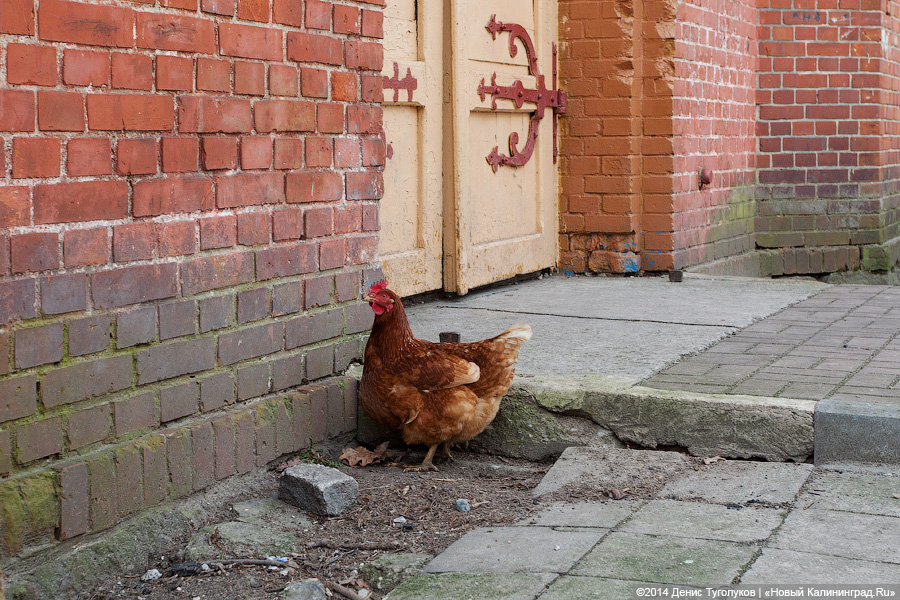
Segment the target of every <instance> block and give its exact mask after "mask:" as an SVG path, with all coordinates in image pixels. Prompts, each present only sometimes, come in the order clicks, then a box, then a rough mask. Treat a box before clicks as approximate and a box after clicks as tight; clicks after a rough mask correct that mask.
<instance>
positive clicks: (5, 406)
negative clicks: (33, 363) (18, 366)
mask: <svg viewBox="0 0 900 600" xmlns="http://www.w3.org/2000/svg"><path fill="white" fill-rule="evenodd" d="M36 407H37V377H35V376H34V375H24V376H22V377H12V378H10V379H5V380H3V381H0V423H5V422H6V421H12V420H14V419H20V418H22V417H27V416H30V415H33V414H34V411H35V408H36Z"/></svg>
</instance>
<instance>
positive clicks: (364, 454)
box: [338, 446, 384, 467]
mask: <svg viewBox="0 0 900 600" xmlns="http://www.w3.org/2000/svg"><path fill="white" fill-rule="evenodd" d="M383 458H384V456H383V455H378V454H376V453H375V452H372V451H371V450H367V449H366V448H363V447H362V446H357V447H356V448H344V449H343V450H341V455H340V456H338V459H340V460H341V461H342V462H343V463H344V464H346V465H347V466H348V467H365V466H368V465H370V464H372V463H374V462H379V461H381V460H382V459H383Z"/></svg>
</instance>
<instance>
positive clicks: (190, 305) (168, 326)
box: [159, 300, 197, 340]
mask: <svg viewBox="0 0 900 600" xmlns="http://www.w3.org/2000/svg"><path fill="white" fill-rule="evenodd" d="M196 332H197V301H196V300H177V301H174V302H166V303H163V304H160V305H159V339H160V340H168V339H171V338H174V337H181V336H184V335H193V334H195V333H196Z"/></svg>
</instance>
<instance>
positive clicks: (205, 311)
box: [200, 294, 234, 333]
mask: <svg viewBox="0 0 900 600" xmlns="http://www.w3.org/2000/svg"><path fill="white" fill-rule="evenodd" d="M232 325H234V296H232V295H230V294H228V295H224V296H211V297H209V298H204V299H202V300H200V333H206V332H208V331H213V330H215V329H224V328H226V327H231V326H232Z"/></svg>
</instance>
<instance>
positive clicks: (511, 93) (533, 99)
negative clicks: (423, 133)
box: [478, 15, 567, 173]
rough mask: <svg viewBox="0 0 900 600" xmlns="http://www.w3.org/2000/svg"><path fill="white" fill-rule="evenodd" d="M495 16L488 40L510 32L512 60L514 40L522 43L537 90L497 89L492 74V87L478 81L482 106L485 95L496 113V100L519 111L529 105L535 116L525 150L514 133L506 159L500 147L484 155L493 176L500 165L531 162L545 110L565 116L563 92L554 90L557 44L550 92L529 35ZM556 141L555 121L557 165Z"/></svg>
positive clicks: (518, 85) (519, 86) (518, 82)
mask: <svg viewBox="0 0 900 600" xmlns="http://www.w3.org/2000/svg"><path fill="white" fill-rule="evenodd" d="M496 17H497V15H491V20H490V21H489V22H488V24H487V26H486V27H485V29H487V30H488V33H490V34H491V38H493V39H494V40H496V39H497V32H502V31H507V32H509V55H510V56H511V57H513V58H514V57H515V56H516V54H517V53H518V50H519V49H518V48H517V47H516V40H517V39H518V40H521V41H522V45H523V46H524V47H525V53H526V54H527V55H528V72H529V73H530V74H531V75H532V76H533V77H536V78H537V89H529V88H526V87H525V85H524V84H523V83H522V82H521V80H518V79H517V80H515V81H514V82H513V84H512V85H508V86H503V85H497V73H496V72H494V73H493V74H492V75H491V84H490V85H485V84H484V79H482V80H481V84H479V86H478V96H479V97H480V98H481V101H482V102H484V98H485V96H486V95H487V94H490V96H491V108H492V109H493V110H497V99H498V98H499V99H501V100H510V101H511V102H513V103H515V105H516V108H522V105H523V104H524V103H525V102H528V103H530V104H534V105H535V108H534V114H533V115H532V116H531V122H530V123H529V125H528V139H527V140H526V142H525V146H524V147H523V148H522V150H521V151H520V150H519V148H518V145H519V134H518V133H516V132H515V131H514V132H512V133H511V134H509V156H507V155H505V154H501V153H500V152H499V151H498V149H499V146H494V149H493V150H492V151H491V153H490V154H488V155H487V157H486V158H487V161H488V162H489V163H490V165H491V168H492V169H493V170H494V173H496V172H497V167H498V166H499V165H508V166H510V167H521V166H522V165H524V164H525V163H527V162H528V159H530V158H531V155H532V154H533V153H534V146H535V142H537V136H538V124H539V123H540V121H541V119H543V118H544V110H545V109H547V108H550V109H552V110H553V114H554V117H555V116H556V115H557V114H563V113H565V112H566V104H567V102H566V92H565V91H564V90H562V89H557V87H556V55H557V50H556V44H555V43H554V44H553V86H552V87H553V89H547V87H546V85H545V84H544V76H543V75H541V74H540V72H539V71H538V64H537V55H536V54H535V51H534V43H533V42H532V41H531V36H530V35H528V32H527V31H526V30H525V28H524V27H522V26H521V25H516V24H515V23H501V22H500V21H497V19H496ZM556 138H557V123H556V118H554V119H553V162H554V163H555V162H556V156H557V150H556Z"/></svg>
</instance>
